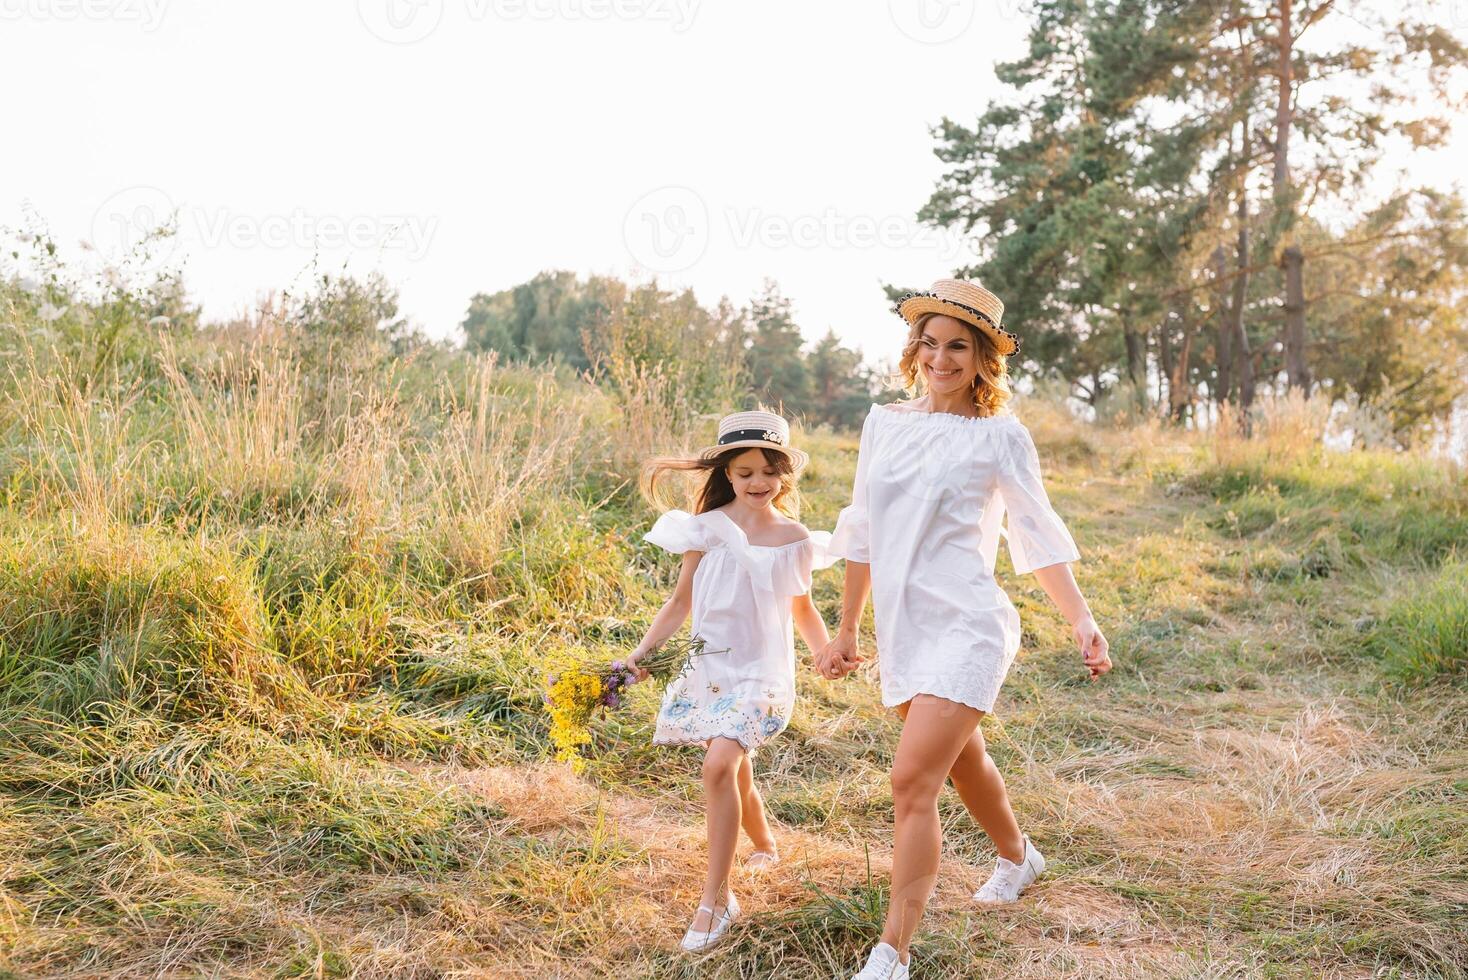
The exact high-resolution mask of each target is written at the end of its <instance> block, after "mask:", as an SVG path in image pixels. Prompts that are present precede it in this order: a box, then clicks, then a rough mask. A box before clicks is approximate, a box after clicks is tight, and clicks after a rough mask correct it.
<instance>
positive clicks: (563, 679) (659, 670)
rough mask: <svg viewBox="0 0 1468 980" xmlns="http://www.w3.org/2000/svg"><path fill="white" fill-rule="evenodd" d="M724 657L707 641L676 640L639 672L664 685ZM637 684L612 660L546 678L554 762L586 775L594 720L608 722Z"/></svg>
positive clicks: (653, 653) (651, 655)
mask: <svg viewBox="0 0 1468 980" xmlns="http://www.w3.org/2000/svg"><path fill="white" fill-rule="evenodd" d="M723 652H725V651H722V650H705V649H704V641H703V640H702V639H701V638H699V637H696V636H694V637H689V638H687V639H682V638H677V639H672V640H666V641H664V642H663V643H660V644H659V645H658V646H656V647H654V648H653V649H652V650H650V651H649V652H648V653H647V654H646V655H645V656H643V657H642V658H641V659H639V660H638V662H637V666H638V667H641V668H642V669H643V670H645V671H647V672H648V673H649V674H651V675H652V679H653V680H655V681H659V682H662V683H666V682H667V681H669V680H671V679H672V678H673V677H674V676H676V675H677V674H678V673H679V672H681V671H682V670H683V665H684V664H686V663H687V662H688V661H689V659H690V658H692V657H701V656H703V655H704V654H706V653H723ZM636 682H637V670H636V669H635V668H633V667H632V666H630V665H629V664H628V663H627V662H626V661H624V660H613V661H612V662H611V664H609V665H597V666H592V665H584V664H583V665H575V666H571V667H569V668H566V669H564V670H561V671H559V672H557V673H554V674H551V675H550V676H549V677H547V678H546V693H545V710H546V713H547V714H549V715H550V721H551V726H550V737H551V743H552V744H553V745H555V747H556V758H557V759H558V760H560V761H562V762H569V763H571V768H572V769H573V770H575V771H576V772H580V771H581V770H582V769H584V768H585V766H586V763H585V761H584V760H583V759H582V758H581V747H582V746H583V745H590V744H591V729H590V725H591V720H592V718H594V717H595V716H596V715H597V714H598V713H600V714H601V715H602V716H603V717H605V716H606V712H607V709H608V708H610V709H612V710H613V711H615V710H617V709H618V708H620V707H621V706H622V699H623V696H624V692H625V691H626V690H627V688H629V687H631V686H632V685H633V684H635V683H636Z"/></svg>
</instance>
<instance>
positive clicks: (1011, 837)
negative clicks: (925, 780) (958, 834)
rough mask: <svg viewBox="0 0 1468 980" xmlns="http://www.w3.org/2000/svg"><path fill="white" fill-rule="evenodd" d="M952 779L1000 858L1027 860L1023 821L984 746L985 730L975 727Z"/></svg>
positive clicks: (950, 773)
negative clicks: (1015, 812)
mask: <svg viewBox="0 0 1468 980" xmlns="http://www.w3.org/2000/svg"><path fill="white" fill-rule="evenodd" d="M948 776H949V778H950V779H952V780H953V788H954V789H955V790H957V791H958V796H959V799H961V800H963V805H964V806H965V807H967V808H968V812H969V815H970V816H972V817H973V818H974V820H976V821H977V822H978V824H979V826H980V827H983V828H984V833H986V834H988V835H989V839H990V840H992V841H993V842H994V847H995V849H996V850H998V852H999V856H1000V857H1002V858H1007V859H1008V860H1010V861H1013V862H1014V863H1015V864H1018V863H1020V862H1021V861H1023V860H1024V856H1025V839H1024V835H1023V834H1021V833H1020V830H1019V821H1018V820H1016V819H1015V818H1014V810H1013V809H1012V808H1011V807H1010V805H1009V793H1008V791H1007V790H1006V789H1005V788H1004V777H1003V776H1002V775H1000V773H999V767H998V766H996V765H994V760H993V759H992V758H990V757H989V751H988V749H987V748H985V746H984V733H983V731H982V730H980V729H977V728H975V729H974V733H973V734H972V735H970V736H969V740H968V741H967V742H965V743H963V751H961V752H959V753H958V759H957V760H956V761H954V763H953V769H952V770H950V771H949V773H948Z"/></svg>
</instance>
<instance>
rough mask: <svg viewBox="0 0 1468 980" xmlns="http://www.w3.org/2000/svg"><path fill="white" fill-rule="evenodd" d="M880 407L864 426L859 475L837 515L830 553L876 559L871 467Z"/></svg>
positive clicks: (857, 455) (873, 407) (859, 456)
mask: <svg viewBox="0 0 1468 980" xmlns="http://www.w3.org/2000/svg"><path fill="white" fill-rule="evenodd" d="M876 413H877V407H876V406H875V405H873V406H872V409H871V411H869V412H867V418H866V421H865V422H863V423H862V426H861V446H860V448H859V449H858V450H857V454H856V478H855V479H854V480H852V482H851V505H850V506H848V507H844V508H842V510H841V513H840V514H839V515H837V517H836V530H835V531H833V532H832V533H831V543H830V546H829V548H828V552H829V553H830V554H831V555H832V556H833V557H836V558H846V559H848V560H850V561H860V562H870V561H871V560H872V540H871V539H872V527H871V516H870V515H869V514H868V513H867V467H868V466H869V465H871V447H872V427H873V426H874V425H876Z"/></svg>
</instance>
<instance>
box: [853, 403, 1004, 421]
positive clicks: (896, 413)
mask: <svg viewBox="0 0 1468 980" xmlns="http://www.w3.org/2000/svg"><path fill="white" fill-rule="evenodd" d="M878 409H881V410H882V414H883V415H887V416H889V417H892V418H900V419H905V418H932V419H936V420H939V421H945V422H953V423H955V424H961V425H984V424H989V423H996V422H1003V421H1005V420H1012V421H1018V419H1017V417H1016V416H1014V415H1012V414H1010V413H1008V412H1006V413H1004V414H1002V415H955V414H953V413H952V412H931V411H921V412H920V411H914V410H912V409H901V408H892V407H891V406H890V405H886V404H879V403H877V402H873V403H872V410H873V411H876V410H878Z"/></svg>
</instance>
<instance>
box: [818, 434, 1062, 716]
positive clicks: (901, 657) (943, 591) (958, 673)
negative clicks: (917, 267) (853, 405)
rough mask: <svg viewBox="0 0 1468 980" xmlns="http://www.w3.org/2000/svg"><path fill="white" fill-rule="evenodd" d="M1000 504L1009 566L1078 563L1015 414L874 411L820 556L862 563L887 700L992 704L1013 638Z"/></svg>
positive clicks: (1015, 627)
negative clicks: (931, 698) (999, 571)
mask: <svg viewBox="0 0 1468 980" xmlns="http://www.w3.org/2000/svg"><path fill="white" fill-rule="evenodd" d="M1006 511H1007V512H1008V514H1009V520H1008V525H1009V527H1008V535H1007V536H1008V539H1009V553H1010V557H1011V558H1012V559H1013V560H1014V568H1015V571H1017V572H1022V573H1023V572H1031V571H1033V570H1035V569H1036V568H1042V567H1044V566H1046V565H1053V564H1056V563H1058V562H1069V561H1075V560H1076V559H1077V558H1079V557H1080V552H1079V551H1077V550H1076V545H1075V541H1074V540H1073V539H1072V538H1071V536H1070V532H1069V531H1068V530H1066V527H1065V524H1064V523H1063V522H1062V521H1061V519H1060V517H1059V516H1058V515H1057V514H1056V513H1055V511H1054V509H1053V508H1052V507H1051V506H1050V499H1049V497H1048V496H1047V495H1046V493H1045V487H1044V484H1043V483H1042V482H1041V480H1040V459H1039V455H1038V453H1036V451H1035V443H1034V440H1033V439H1031V438H1030V433H1029V430H1028V429H1026V428H1025V427H1024V425H1023V424H1021V423H1020V421H1019V420H1018V419H1017V418H1015V417H1014V416H1012V415H997V416H994V417H992V418H966V417H964V416H961V415H951V414H946V413H942V412H920V411H911V410H906V411H905V410H901V409H896V408H892V407H887V406H881V405H873V406H872V408H871V411H870V412H868V413H867V418H866V422H865V423H864V424H863V425H862V430H861V450H860V455H859V456H858V458H857V465H856V479H855V481H854V484H853V487H852V494H851V505H850V506H849V507H847V508H845V509H844V510H842V511H841V515H840V517H839V518H838V519H837V521H836V530H835V532H834V534H833V536H832V540H831V544H830V547H829V550H830V553H831V554H833V555H839V556H840V557H843V558H846V559H849V560H851V561H860V562H868V563H870V565H871V575H872V613H873V617H874V618H875V621H876V627H877V653H878V663H879V666H880V673H881V677H882V702H883V704H885V705H887V706H888V707H893V706H896V705H900V704H903V703H904V702H906V701H909V700H911V699H912V697H913V696H914V695H917V694H933V695H937V696H938V697H942V698H947V699H948V700H950V701H957V702H960V703H962V704H966V705H969V706H970V707H973V708H977V709H978V710H980V711H992V710H993V708H994V699H995V697H996V696H997V695H998V693H999V687H1000V685H1001V684H1003V683H1004V675H1005V674H1006V673H1008V672H1009V667H1010V664H1012V663H1013V662H1014V656H1015V654H1016V653H1017V652H1018V651H1019V640H1020V626H1019V613H1018V611H1017V610H1016V609H1015V608H1014V604H1013V603H1012V602H1010V601H1009V596H1007V595H1005V593H1004V590H1003V589H1001V588H1000V587H999V583H998V582H997V581H995V579H994V560H995V558H996V557H997V555H998V550H999V536H1000V533H1001V532H1000V523H1001V521H1002V520H1003V518H1004V515H1005V512H1006Z"/></svg>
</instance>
